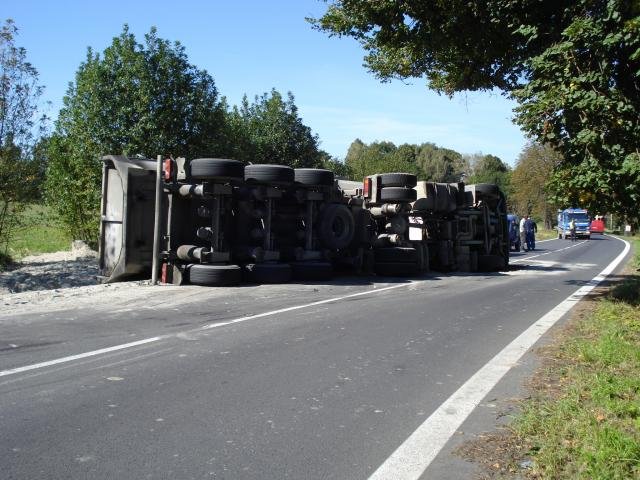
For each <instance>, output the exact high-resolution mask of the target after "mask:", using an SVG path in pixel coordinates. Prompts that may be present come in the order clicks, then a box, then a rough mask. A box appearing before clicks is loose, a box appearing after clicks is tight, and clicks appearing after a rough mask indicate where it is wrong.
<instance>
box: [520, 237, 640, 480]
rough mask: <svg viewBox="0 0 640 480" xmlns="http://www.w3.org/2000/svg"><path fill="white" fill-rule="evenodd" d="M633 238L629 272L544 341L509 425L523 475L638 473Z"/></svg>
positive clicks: (639, 335) (638, 347)
mask: <svg viewBox="0 0 640 480" xmlns="http://www.w3.org/2000/svg"><path fill="white" fill-rule="evenodd" d="M633 244H634V251H635V257H634V260H633V261H632V262H631V264H630V265H629V267H630V268H631V273H630V274H629V275H628V276H627V278H625V279H624V280H623V281H621V282H620V283H619V284H618V285H616V286H615V287H614V288H612V289H611V290H610V292H609V294H608V295H607V296H606V297H605V298H602V299H599V300H597V301H596V302H595V303H596V305H595V308H594V309H593V310H592V311H590V312H588V313H587V315H586V316H585V317H584V318H583V319H581V320H579V321H577V322H575V324H574V325H572V328H571V331H570V332H569V334H568V335H566V336H565V337H564V338H563V340H562V341H561V342H560V343H559V344H557V345H555V346H553V347H551V349H550V350H549V351H548V355H550V356H551V357H552V362H551V364H550V365H549V367H548V368H547V369H546V370H545V371H544V372H542V374H541V377H540V378H538V379H537V381H536V385H537V386H538V387H539V388H537V389H536V391H535V392H533V394H532V397H531V398H530V399H528V400H525V401H524V402H523V404H522V405H521V413H520V414H519V415H517V416H516V418H515V419H514V421H513V423H512V424H511V428H512V430H513V433H514V434H515V436H516V439H514V441H513V444H514V445H523V444H526V445H527V446H528V447H529V452H528V456H529V458H530V459H531V460H532V461H533V464H532V467H531V468H530V469H528V470H526V475H528V476H529V477H530V478H545V479H546V478H571V479H573V478H575V479H631V478H640V302H639V297H640V275H638V268H639V267H640V256H639V254H638V252H639V247H640V240H638V239H634V240H633ZM520 454H521V452H520ZM511 471H514V470H511Z"/></svg>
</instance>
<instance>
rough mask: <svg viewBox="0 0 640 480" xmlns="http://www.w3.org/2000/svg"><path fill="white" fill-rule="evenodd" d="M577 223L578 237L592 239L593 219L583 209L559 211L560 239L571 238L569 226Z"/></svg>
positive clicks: (558, 227) (558, 226)
mask: <svg viewBox="0 0 640 480" xmlns="http://www.w3.org/2000/svg"><path fill="white" fill-rule="evenodd" d="M571 220H575V222H576V237H583V238H587V239H589V238H591V219H590V218H589V212H587V211H586V210H585V209H583V208H566V209H564V210H559V211H558V225H557V227H556V228H557V229H558V238H564V239H567V238H571V232H570V229H569V224H570V222H571Z"/></svg>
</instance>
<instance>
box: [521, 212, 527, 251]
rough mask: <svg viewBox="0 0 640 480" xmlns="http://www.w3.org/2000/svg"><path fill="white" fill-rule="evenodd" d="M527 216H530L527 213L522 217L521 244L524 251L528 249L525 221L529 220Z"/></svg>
mask: <svg viewBox="0 0 640 480" xmlns="http://www.w3.org/2000/svg"><path fill="white" fill-rule="evenodd" d="M527 218H529V215H525V216H523V217H522V218H521V219H520V228H519V230H520V246H521V247H522V250H523V251H525V252H526V251H527V234H526V231H525V228H524V226H525V223H526V222H527Z"/></svg>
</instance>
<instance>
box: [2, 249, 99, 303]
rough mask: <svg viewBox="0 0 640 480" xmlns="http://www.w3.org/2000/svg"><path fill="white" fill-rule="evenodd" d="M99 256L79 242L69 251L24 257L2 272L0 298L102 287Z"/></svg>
mask: <svg viewBox="0 0 640 480" xmlns="http://www.w3.org/2000/svg"><path fill="white" fill-rule="evenodd" d="M97 276H98V253H97V252H95V251H94V250H91V249H90V248H89V247H88V246H87V245H86V244H85V243H84V242H82V241H80V240H76V241H74V242H73V243H72V245H71V250H70V251H67V252H55V253H45V254H42V255H34V256H29V257H24V258H23V259H22V260H21V261H19V262H18V263H14V264H12V265H10V266H9V267H8V269H7V270H6V271H4V272H0V297H2V296H4V295H7V294H12V293H20V292H29V291H37V290H54V289H59V288H70V287H82V286H86V285H96V284H98V283H99V282H98V278H97Z"/></svg>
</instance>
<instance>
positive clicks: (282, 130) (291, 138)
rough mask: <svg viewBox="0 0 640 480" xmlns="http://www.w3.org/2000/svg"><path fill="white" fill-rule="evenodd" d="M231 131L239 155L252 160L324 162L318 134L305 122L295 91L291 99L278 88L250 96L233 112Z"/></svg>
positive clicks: (295, 164)
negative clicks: (296, 100) (250, 99)
mask: <svg viewBox="0 0 640 480" xmlns="http://www.w3.org/2000/svg"><path fill="white" fill-rule="evenodd" d="M228 122H229V125H230V127H229V128H230V131H232V132H233V136H234V138H235V139H236V145H235V146H234V147H232V149H233V151H234V155H235V158H237V159H239V160H244V161H247V162H252V163H275V164H281V165H288V166H290V167H294V168H300V167H307V168H314V167H320V166H321V165H322V155H321V152H320V150H319V149H318V136H317V135H314V134H313V133H312V132H311V129H310V128H309V127H307V126H306V125H304V124H303V123H302V119H301V118H300V117H299V116H298V107H297V106H296V104H295V98H294V96H293V94H292V93H291V92H289V93H288V94H287V100H286V101H285V100H284V99H283V98H282V95H281V94H280V93H279V92H277V91H276V90H271V92H270V94H267V93H264V94H263V95H262V96H260V97H258V96H256V97H255V99H254V102H253V103H251V104H250V103H249V101H248V99H247V97H246V95H245V97H244V98H243V100H242V104H241V105H240V107H235V108H234V109H233V110H232V111H231V112H230V113H229V119H228Z"/></svg>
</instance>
